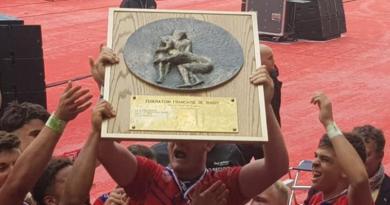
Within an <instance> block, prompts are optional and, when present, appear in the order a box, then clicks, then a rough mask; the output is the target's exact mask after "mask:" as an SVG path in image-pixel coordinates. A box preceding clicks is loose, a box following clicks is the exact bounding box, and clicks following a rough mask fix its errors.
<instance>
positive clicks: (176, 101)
mask: <svg viewBox="0 0 390 205" xmlns="http://www.w3.org/2000/svg"><path fill="white" fill-rule="evenodd" d="M130 101H131V102H130V130H139V131H177V132H228V133H237V132H238V119H237V118H238V117H237V116H238V115H237V100H236V99H235V98H227V97H191V96H148V95H133V96H131V100H130Z"/></svg>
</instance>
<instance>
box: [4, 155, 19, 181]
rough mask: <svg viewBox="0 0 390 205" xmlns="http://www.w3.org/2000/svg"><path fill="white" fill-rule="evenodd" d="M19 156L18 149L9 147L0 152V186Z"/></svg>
mask: <svg viewBox="0 0 390 205" xmlns="http://www.w3.org/2000/svg"><path fill="white" fill-rule="evenodd" d="M19 156H20V149H11V150H5V151H2V152H0V187H1V186H3V184H4V182H5V180H6V179H7V177H8V175H9V174H10V173H11V171H12V169H13V167H14V164H15V162H16V160H17V159H18V157H19Z"/></svg>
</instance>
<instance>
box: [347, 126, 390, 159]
mask: <svg viewBox="0 0 390 205" xmlns="http://www.w3.org/2000/svg"><path fill="white" fill-rule="evenodd" d="M352 132H354V133H356V134H358V135H359V136H360V137H361V138H362V139H363V140H364V142H366V143H368V142H370V140H373V141H374V142H375V144H376V150H375V151H376V152H377V153H382V152H383V150H384V148H385V144H386V140H385V137H384V135H383V132H382V130H380V129H378V128H376V127H374V126H372V125H363V126H358V127H354V128H353V130H352Z"/></svg>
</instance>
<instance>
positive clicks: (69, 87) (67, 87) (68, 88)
mask: <svg viewBox="0 0 390 205" xmlns="http://www.w3.org/2000/svg"><path fill="white" fill-rule="evenodd" d="M71 88H72V81H71V80H70V81H68V84H67V85H66V88H65V91H64V92H67V91H69V90H70V89H71Z"/></svg>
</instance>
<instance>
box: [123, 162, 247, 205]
mask: <svg viewBox="0 0 390 205" xmlns="http://www.w3.org/2000/svg"><path fill="white" fill-rule="evenodd" d="M137 162H138V169H137V173H136V176H135V178H134V180H133V181H132V182H131V183H130V184H128V185H127V186H126V187H125V191H126V193H127V195H128V196H129V197H130V199H131V202H130V203H129V204H132V205H133V204H147V205H186V204H190V201H191V193H192V191H194V190H195V189H197V188H198V187H199V186H200V185H202V184H210V185H211V184H212V183H214V182H216V181H217V180H220V181H222V182H223V183H224V184H225V185H226V187H227V189H229V196H228V199H227V201H228V204H227V205H240V204H245V203H246V202H247V201H248V200H249V199H247V198H245V197H244V196H243V194H242V193H241V190H240V188H239V182H238V177H239V173H240V170H241V167H230V168H226V169H222V170H219V171H215V170H205V171H204V172H203V174H202V175H201V176H200V178H199V179H198V180H197V181H196V182H194V183H193V184H192V185H191V186H190V187H186V186H185V185H184V183H183V182H181V181H180V180H179V179H178V178H177V177H176V175H175V173H174V172H173V170H172V169H170V168H168V167H163V166H161V165H159V164H157V163H156V162H155V161H152V160H149V159H146V158H144V157H137Z"/></svg>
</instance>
